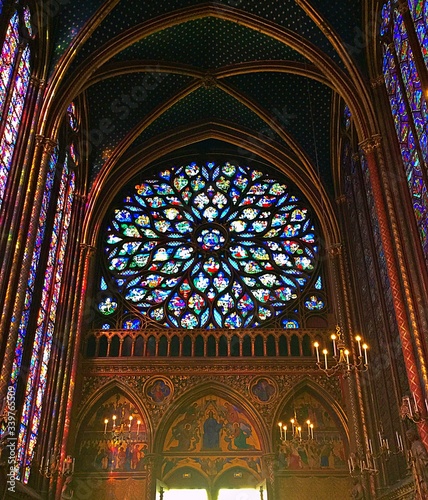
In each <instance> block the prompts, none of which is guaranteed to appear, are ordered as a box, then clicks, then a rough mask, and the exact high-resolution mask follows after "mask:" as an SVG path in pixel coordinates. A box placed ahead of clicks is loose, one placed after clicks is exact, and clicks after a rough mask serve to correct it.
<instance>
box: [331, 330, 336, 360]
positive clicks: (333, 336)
mask: <svg viewBox="0 0 428 500" xmlns="http://www.w3.org/2000/svg"><path fill="white" fill-rule="evenodd" d="M336 338H337V337H336V335H335V334H334V333H333V334H332V336H331V340H332V341H333V353H334V354H333V355H334V356H335V357H336V355H337V351H336Z"/></svg>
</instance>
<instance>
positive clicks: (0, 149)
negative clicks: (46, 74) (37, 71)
mask: <svg viewBox="0 0 428 500" xmlns="http://www.w3.org/2000/svg"><path fill="white" fill-rule="evenodd" d="M24 20H25V22H26V24H27V23H28V24H29V23H30V12H29V10H28V9H25V10H24ZM18 45H19V16H18V14H17V13H15V14H14V16H12V18H11V20H10V22H9V27H8V31H7V34H6V38H5V42H4V44H3V47H2V59H1V72H0V73H1V74H0V114H2V116H4V112H5V104H6V102H7V96H8V95H10V103H9V104H8V108H7V114H6V116H5V117H4V131H3V134H2V137H1V138H0V208H1V205H2V201H3V199H4V194H5V190H6V184H7V179H8V176H9V171H10V167H11V165H12V158H13V152H14V149H15V144H16V140H17V138H18V131H19V125H20V122H21V117H22V113H23V110H24V102H25V97H26V95H27V89H28V83H29V80H30V48H29V47H28V46H27V47H26V48H25V49H24V50H23V52H22V55H21V57H20V58H19V57H18V55H19V50H18ZM18 59H19V62H18V68H17V71H16V74H15V77H14V81H13V82H12V78H13V75H14V69H15V65H16V63H17V60H18Z"/></svg>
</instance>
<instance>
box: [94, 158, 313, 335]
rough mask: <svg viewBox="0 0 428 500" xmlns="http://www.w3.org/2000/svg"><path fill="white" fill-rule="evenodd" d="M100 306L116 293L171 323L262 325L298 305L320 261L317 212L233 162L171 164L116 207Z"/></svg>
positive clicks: (110, 309) (109, 304) (108, 310)
mask: <svg viewBox="0 0 428 500" xmlns="http://www.w3.org/2000/svg"><path fill="white" fill-rule="evenodd" d="M103 248H104V252H105V257H106V259H105V260H106V262H105V264H106V276H105V277H103V278H101V284H100V288H101V291H102V293H103V294H104V295H103V298H102V300H101V301H100V302H99V304H98V309H99V311H100V312H101V313H102V314H103V315H105V316H110V315H113V314H114V313H115V311H116V309H117V307H118V298H117V297H116V296H115V295H114V294H111V293H110V291H109V290H108V289H106V288H107V287H106V282H109V283H113V285H114V288H115V289H116V291H117V293H118V295H120V296H121V297H123V298H124V299H125V302H126V303H127V304H128V307H129V305H132V306H131V307H132V308H133V309H134V310H138V311H139V312H140V313H141V314H143V315H145V316H146V317H147V318H150V319H151V320H153V321H155V322H157V323H159V324H162V325H163V326H167V327H179V328H188V329H191V328H240V327H250V326H252V327H253V326H258V325H261V324H262V323H263V325H266V324H267V322H269V321H271V320H273V319H274V318H275V317H277V316H279V315H282V314H283V313H284V312H285V311H287V310H290V308H295V303H296V301H297V300H298V299H299V298H301V296H302V293H303V291H304V290H305V289H306V285H307V284H308V282H309V281H311V277H312V275H313V273H314V270H315V268H316V267H317V261H318V252H319V249H318V244H317V238H316V235H315V229H314V223H313V218H312V215H311V213H310V210H309V208H308V207H307V206H305V204H304V203H303V202H302V201H301V199H300V197H299V196H296V195H295V194H293V193H292V192H291V191H290V190H289V188H288V187H287V186H286V185H285V184H284V183H282V182H280V181H277V180H275V179H274V178H272V177H271V176H270V175H268V174H266V173H263V172H260V171H258V170H255V169H253V168H249V167H243V166H238V165H233V164H231V163H222V164H216V163H212V162H211V163H207V164H204V165H197V164H196V163H191V164H189V165H186V166H181V167H171V168H169V169H166V170H164V171H161V172H159V173H158V174H156V175H155V176H153V177H152V178H150V179H148V180H145V181H144V182H139V183H137V185H136V186H135V189H134V190H133V192H129V191H128V192H127V194H126V195H125V197H124V199H123V201H122V202H121V204H120V206H118V205H116V207H115V208H114V209H113V211H112V212H111V213H110V217H109V222H108V226H107V229H106V232H105V236H104V240H103Z"/></svg>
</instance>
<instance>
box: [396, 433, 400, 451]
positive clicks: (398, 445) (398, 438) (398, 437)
mask: <svg viewBox="0 0 428 500" xmlns="http://www.w3.org/2000/svg"><path fill="white" fill-rule="evenodd" d="M395 437H396V438H397V447H398V451H400V436H399V435H398V431H395Z"/></svg>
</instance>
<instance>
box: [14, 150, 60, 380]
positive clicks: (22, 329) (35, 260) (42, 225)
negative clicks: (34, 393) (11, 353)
mask: <svg viewBox="0 0 428 500" xmlns="http://www.w3.org/2000/svg"><path fill="white" fill-rule="evenodd" d="M57 160H58V152H57V151H55V152H54V153H53V154H52V157H51V160H50V164H49V170H48V175H47V179H46V185H45V191H44V193H43V200H42V208H41V211H40V217H39V226H38V228H37V236H36V243H35V246H34V250H33V257H32V260H31V267H30V275H29V278H28V283H27V290H26V293H25V303H24V310H23V313H22V317H21V322H20V325H19V333H18V340H17V344H16V349H15V360H14V364H13V369H12V376H11V384H15V383H16V380H17V377H18V374H19V369H20V367H21V361H22V354H23V346H24V339H25V336H26V333H27V327H28V321H29V318H30V311H31V303H32V299H33V292H34V285H35V281H36V274H37V269H38V265H39V260H40V253H41V250H42V243H43V241H44V235H45V230H46V218H47V215H48V208H49V202H50V199H51V194H52V186H53V183H54V178H55V167H56V163H57Z"/></svg>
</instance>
